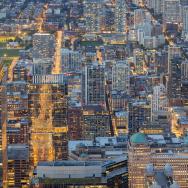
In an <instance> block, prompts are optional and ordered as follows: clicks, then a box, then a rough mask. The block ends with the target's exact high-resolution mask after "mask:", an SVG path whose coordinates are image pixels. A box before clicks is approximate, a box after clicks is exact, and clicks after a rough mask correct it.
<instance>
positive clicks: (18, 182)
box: [7, 144, 30, 188]
mask: <svg viewBox="0 0 188 188" xmlns="http://www.w3.org/2000/svg"><path fill="white" fill-rule="evenodd" d="M7 156H8V165H7V181H8V187H12V188H15V187H28V184H29V181H30V179H29V170H30V168H29V165H30V163H29V147H28V145H25V144H11V145H9V146H8V149H7Z"/></svg>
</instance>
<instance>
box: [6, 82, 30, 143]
mask: <svg viewBox="0 0 188 188" xmlns="http://www.w3.org/2000/svg"><path fill="white" fill-rule="evenodd" d="M27 91H28V90H27V83H26V82H25V81H17V82H9V83H7V84H6V95H7V142H8V144H29V122H28V93H27Z"/></svg>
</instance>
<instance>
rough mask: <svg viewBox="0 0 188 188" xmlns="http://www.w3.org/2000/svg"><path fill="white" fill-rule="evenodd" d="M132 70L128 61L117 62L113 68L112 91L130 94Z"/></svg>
mask: <svg viewBox="0 0 188 188" xmlns="http://www.w3.org/2000/svg"><path fill="white" fill-rule="evenodd" d="M129 87H130V68H129V64H128V62H127V61H117V62H116V63H115V64H114V65H113V67H112V89H113V90H117V91H124V92H126V93H127V94H129Z"/></svg>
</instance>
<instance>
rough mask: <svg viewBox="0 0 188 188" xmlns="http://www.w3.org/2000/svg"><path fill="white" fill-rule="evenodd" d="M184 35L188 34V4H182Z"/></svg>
mask: <svg viewBox="0 0 188 188" xmlns="http://www.w3.org/2000/svg"><path fill="white" fill-rule="evenodd" d="M182 20H183V35H186V34H188V5H187V6H182Z"/></svg>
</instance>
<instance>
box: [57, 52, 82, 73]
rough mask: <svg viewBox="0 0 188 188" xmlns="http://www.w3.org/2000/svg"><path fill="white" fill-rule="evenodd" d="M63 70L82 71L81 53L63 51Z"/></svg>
mask: <svg viewBox="0 0 188 188" xmlns="http://www.w3.org/2000/svg"><path fill="white" fill-rule="evenodd" d="M61 53H62V55H61V56H62V70H63V72H64V73H65V72H77V71H81V66H82V64H81V63H82V57H81V53H80V52H79V51H73V50H69V49H62V51H61Z"/></svg>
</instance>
